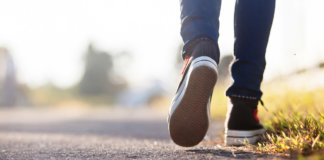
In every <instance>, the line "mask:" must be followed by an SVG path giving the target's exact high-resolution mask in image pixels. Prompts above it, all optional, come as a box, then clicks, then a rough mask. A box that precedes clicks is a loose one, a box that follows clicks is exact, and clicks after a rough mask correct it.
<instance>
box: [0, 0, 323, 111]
mask: <svg viewBox="0 0 324 160" xmlns="http://www.w3.org/2000/svg"><path fill="white" fill-rule="evenodd" d="M234 4H235V1H234V0H226V1H223V2H222V10H221V17H220V22H221V26H220V31H219V32H220V38H219V45H220V49H221V54H222V61H221V64H220V80H219V82H220V83H218V84H217V85H218V88H219V89H217V88H216V90H217V91H218V92H217V93H215V95H216V96H218V97H221V98H220V99H221V100H218V101H215V100H214V104H213V105H215V106H216V105H226V104H225V101H226V98H225V95H224V91H225V89H226V86H228V85H229V84H230V83H231V79H230V77H229V72H228V68H229V66H230V64H231V61H232V59H233V58H232V51H233V41H234V34H233V14H234ZM322 6H324V2H323V1H322V0H307V1H306V0H285V1H277V7H276V13H275V18H274V23H273V27H272V32H271V37H270V41H269V45H268V50H267V57H266V58H267V68H266V71H265V77H264V83H263V88H264V90H265V91H267V90H268V88H271V90H275V91H277V90H279V89H280V88H281V89H282V87H278V84H280V86H284V87H286V88H290V89H293V90H295V89H301V90H307V91H313V90H315V89H319V88H323V87H324V80H323V79H324V54H323V53H324V45H323V40H322V39H323V37H324V29H323V28H324V22H323V15H324V10H323V9H322ZM179 17H180V6H179V1H174V0H163V1H151V0H137V1H133V0H109V1H107V0H92V1H90V0H69V1H66V0H55V1H54V0H47V1H44V0H29V1H22V0H10V1H9V0H0V107H6V108H8V107H68V106H78V107H98V106H102V107H131V108H135V107H149V106H151V107H163V108H167V107H168V106H169V103H170V100H171V98H172V96H173V94H174V93H175V89H176V87H177V85H178V81H179V78H180V69H181V67H182V59H181V56H180V51H181V47H182V41H181V37H180V33H179V32H180V18H179ZM273 86H275V87H273ZM276 89H277V90H276ZM268 93H269V92H268ZM268 93H267V92H265V95H264V97H265V99H267V97H268V98H269V97H271V95H269V94H268ZM214 99H215V98H214ZM269 101H271V100H269ZM221 108H224V109H225V108H226V107H225V106H224V107H221Z"/></svg>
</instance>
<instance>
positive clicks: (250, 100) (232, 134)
mask: <svg viewBox="0 0 324 160" xmlns="http://www.w3.org/2000/svg"><path fill="white" fill-rule="evenodd" d="M274 8H275V0H236V8H235V17H234V18H235V20H234V29H235V44H234V55H235V61H234V63H233V65H232V77H233V80H234V83H233V84H232V85H231V86H230V87H229V89H228V90H227V92H226V95H227V96H229V104H228V110H227V116H226V121H225V144H227V145H242V144H243V143H244V141H245V140H248V141H249V143H251V144H254V143H256V142H257V141H258V140H259V138H260V135H261V134H263V133H264V132H265V129H264V128H263V126H262V125H261V124H260V122H259V119H258V117H257V112H258V110H257V106H258V102H259V100H261V96H262V92H261V90H260V85H261V81H262V79H263V72H264V69H265V65H266V61H265V52H266V47H267V43H268V38H269V34H270V29H271V25H272V20H273V15H274Z"/></svg>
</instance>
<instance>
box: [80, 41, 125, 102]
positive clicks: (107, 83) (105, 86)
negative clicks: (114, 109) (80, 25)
mask: <svg viewBox="0 0 324 160" xmlns="http://www.w3.org/2000/svg"><path fill="white" fill-rule="evenodd" d="M115 76H117V75H115V74H114V71H113V57H112V56H111V55H110V54H108V53H106V52H103V51H98V50H96V49H95V48H94V47H93V46H92V45H91V44H90V45H89V46H88V50H87V53H86V57H85V70H84V75H83V77H82V79H81V81H80V83H79V93H80V94H81V95H83V96H89V97H92V96H106V97H111V98H113V97H115V96H116V95H117V94H118V93H119V91H121V90H122V89H123V86H121V85H120V84H117V83H116V82H115V81H114V79H115Z"/></svg>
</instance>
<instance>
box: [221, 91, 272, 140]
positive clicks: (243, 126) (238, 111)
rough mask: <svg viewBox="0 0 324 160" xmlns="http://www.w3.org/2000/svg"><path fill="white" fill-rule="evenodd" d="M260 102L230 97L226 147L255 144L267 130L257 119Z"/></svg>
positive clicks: (226, 122)
mask: <svg viewBox="0 0 324 160" xmlns="http://www.w3.org/2000/svg"><path fill="white" fill-rule="evenodd" d="M258 103H259V101H258V100H250V99H243V98H235V97H230V98H229V103H228V108H227V115H226V121H225V145H234V146H239V145H244V144H245V143H246V142H248V143H250V144H255V143H257V142H258V140H260V137H261V135H262V134H264V133H265V131H266V130H265V129H264V128H263V126H262V125H261V124H260V122H259V119H258V117H257V114H258V110H257V106H258Z"/></svg>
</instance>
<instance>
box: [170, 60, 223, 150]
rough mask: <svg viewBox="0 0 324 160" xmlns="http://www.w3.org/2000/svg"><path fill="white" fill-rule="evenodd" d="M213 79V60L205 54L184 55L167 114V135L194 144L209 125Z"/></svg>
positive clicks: (180, 143)
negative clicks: (180, 74)
mask: <svg viewBox="0 0 324 160" xmlns="http://www.w3.org/2000/svg"><path fill="white" fill-rule="evenodd" d="M216 81H217V64H216V62H215V60H213V59H212V58H210V57H208V56H200V57H196V58H194V57H187V58H186V59H185V64H184V68H183V71H182V79H181V81H180V84H179V87H178V89H177V92H176V95H175V96H174V98H173V100H172V102H171V107H170V111H169V117H168V124H169V125H168V128H169V133H170V136H171V139H172V140H173V141H174V142H175V143H176V144H178V145H180V146H183V147H191V146H194V145H197V144H198V143H199V142H200V141H202V140H203V138H204V137H205V135H206V132H207V130H208V126H209V105H210V100H211V95H212V92H213V89H214V86H215V84H216Z"/></svg>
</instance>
